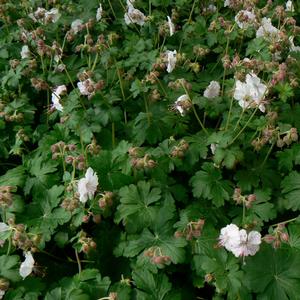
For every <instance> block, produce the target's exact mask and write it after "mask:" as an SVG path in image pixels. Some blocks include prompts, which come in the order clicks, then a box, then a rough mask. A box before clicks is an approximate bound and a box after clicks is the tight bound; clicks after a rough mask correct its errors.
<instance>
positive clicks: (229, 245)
mask: <svg viewBox="0 0 300 300" xmlns="http://www.w3.org/2000/svg"><path fill="white" fill-rule="evenodd" d="M239 243H240V232H239V228H238V227H237V226H236V225H235V224H229V225H227V226H226V227H223V228H222V229H221V233H220V236H219V244H220V245H221V246H224V247H225V248H226V249H227V250H228V251H231V250H232V249H233V248H235V247H237V246H238V245H239Z"/></svg>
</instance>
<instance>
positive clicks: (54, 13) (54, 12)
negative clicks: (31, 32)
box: [45, 8, 61, 23]
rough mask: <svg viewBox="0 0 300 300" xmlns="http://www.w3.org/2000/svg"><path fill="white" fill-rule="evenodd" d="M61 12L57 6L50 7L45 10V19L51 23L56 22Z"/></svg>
mask: <svg viewBox="0 0 300 300" xmlns="http://www.w3.org/2000/svg"><path fill="white" fill-rule="evenodd" d="M60 16H61V14H60V12H59V11H58V9H57V8H52V9H50V10H49V11H46V12H45V20H46V21H47V20H50V21H51V22H52V23H56V22H57V21H58V19H59V18H60Z"/></svg>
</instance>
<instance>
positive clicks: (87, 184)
mask: <svg viewBox="0 0 300 300" xmlns="http://www.w3.org/2000/svg"><path fill="white" fill-rule="evenodd" d="M97 186H98V176H97V174H96V173H95V172H94V170H93V169H92V168H91V167H90V168H88V169H87V171H86V173H85V177H84V178H81V179H80V180H79V181H78V193H79V201H80V202H82V203H85V202H86V201H87V200H88V199H91V198H93V197H94V194H95V192H96V190H97Z"/></svg>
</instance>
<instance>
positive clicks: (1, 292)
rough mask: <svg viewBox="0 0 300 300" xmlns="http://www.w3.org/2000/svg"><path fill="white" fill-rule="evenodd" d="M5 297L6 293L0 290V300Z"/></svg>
mask: <svg viewBox="0 0 300 300" xmlns="http://www.w3.org/2000/svg"><path fill="white" fill-rule="evenodd" d="M4 295H5V291H4V290H0V299H2V298H3V296H4Z"/></svg>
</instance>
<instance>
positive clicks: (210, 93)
mask: <svg viewBox="0 0 300 300" xmlns="http://www.w3.org/2000/svg"><path fill="white" fill-rule="evenodd" d="M220 88H221V87H220V84H219V82H218V81H211V82H210V84H209V86H208V87H207V88H206V89H205V91H204V93H203V96H204V97H206V98H209V99H212V98H215V97H218V96H219V94H220Z"/></svg>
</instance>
